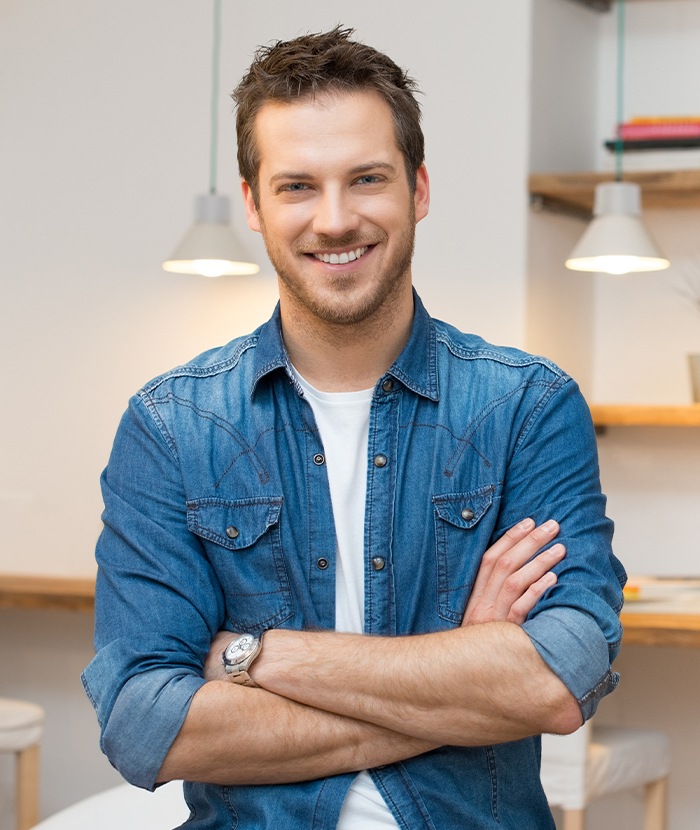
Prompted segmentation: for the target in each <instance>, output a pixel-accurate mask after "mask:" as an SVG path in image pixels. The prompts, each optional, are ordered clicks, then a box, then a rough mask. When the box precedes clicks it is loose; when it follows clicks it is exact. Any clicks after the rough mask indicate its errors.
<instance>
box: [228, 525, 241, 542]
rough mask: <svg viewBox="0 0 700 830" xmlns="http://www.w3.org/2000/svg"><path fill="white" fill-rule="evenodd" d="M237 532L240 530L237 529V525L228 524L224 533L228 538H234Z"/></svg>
mask: <svg viewBox="0 0 700 830" xmlns="http://www.w3.org/2000/svg"><path fill="white" fill-rule="evenodd" d="M239 534H240V531H239V530H238V528H237V527H234V526H233V525H229V526H228V527H227V528H226V535H227V536H228V538H229V539H235V538H236V537H237V536H238V535H239Z"/></svg>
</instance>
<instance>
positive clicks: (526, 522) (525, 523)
mask: <svg viewBox="0 0 700 830" xmlns="http://www.w3.org/2000/svg"><path fill="white" fill-rule="evenodd" d="M534 526H535V522H534V520H533V519H523V520H522V522H518V527H519V528H520V529H521V530H530V529H531V528H533V527H534Z"/></svg>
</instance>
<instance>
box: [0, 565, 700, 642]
mask: <svg viewBox="0 0 700 830" xmlns="http://www.w3.org/2000/svg"><path fill="white" fill-rule="evenodd" d="M94 607H95V580H94V579H93V578H90V577H58V576H54V577H51V576H29V575H26V576H25V575H21V574H0V608H28V609H40V610H45V609H49V610H65V611H89V612H92V611H93V610H94ZM625 607H626V609H627V610H624V611H623V612H622V615H621V620H622V625H623V627H624V638H623V642H624V644H625V645H644V646H687V647H691V648H700V606H699V607H694V606H693V607H691V606H687V607H685V606H684V607H683V609H682V610H680V611H675V610H669V609H670V608H671V606H669V604H668V603H662V604H660V605H658V606H654V604H653V603H645V602H640V603H628V604H627V605H626V606H625Z"/></svg>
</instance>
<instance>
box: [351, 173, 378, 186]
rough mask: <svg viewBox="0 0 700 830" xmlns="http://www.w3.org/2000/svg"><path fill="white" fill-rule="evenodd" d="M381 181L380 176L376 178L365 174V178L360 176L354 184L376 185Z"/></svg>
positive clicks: (373, 175) (371, 174)
mask: <svg viewBox="0 0 700 830" xmlns="http://www.w3.org/2000/svg"><path fill="white" fill-rule="evenodd" d="M381 181H382V177H381V176H377V175H375V174H374V173H367V174H366V175H365V176H360V178H359V179H356V180H355V182H356V184H377V183H378V182H381Z"/></svg>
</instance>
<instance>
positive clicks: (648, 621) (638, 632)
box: [620, 610, 700, 648]
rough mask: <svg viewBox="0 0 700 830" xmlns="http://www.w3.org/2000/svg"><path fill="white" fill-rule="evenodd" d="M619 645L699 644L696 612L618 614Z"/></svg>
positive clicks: (695, 646) (696, 645)
mask: <svg viewBox="0 0 700 830" xmlns="http://www.w3.org/2000/svg"><path fill="white" fill-rule="evenodd" d="M620 621H621V622H622V628H623V635H622V645H623V647H624V646H626V645H640V646H686V647H690V648H699V647H700V614H659V613H648V614H639V613H633V612H627V613H626V612H625V611H624V610H623V612H622V614H620Z"/></svg>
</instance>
